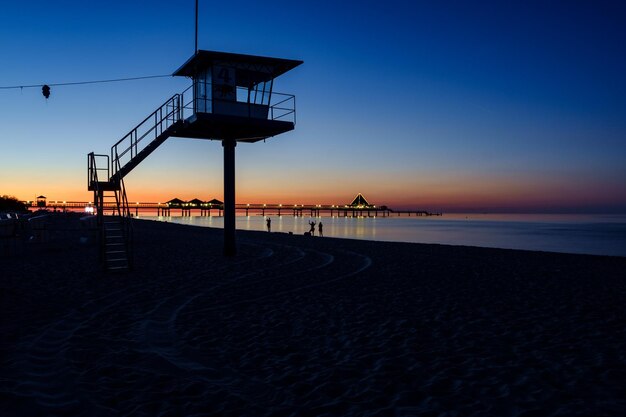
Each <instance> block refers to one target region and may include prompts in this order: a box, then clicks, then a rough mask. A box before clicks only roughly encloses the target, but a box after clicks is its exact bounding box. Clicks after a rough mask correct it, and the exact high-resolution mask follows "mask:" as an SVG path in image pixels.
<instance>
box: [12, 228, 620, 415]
mask: <svg viewBox="0 0 626 417" xmlns="http://www.w3.org/2000/svg"><path fill="white" fill-rule="evenodd" d="M64 224H66V225H67V227H65V228H59V232H58V234H57V235H56V237H55V236H54V235H53V236H50V238H49V239H48V240H47V241H46V242H44V243H32V242H24V243H23V247H21V248H20V250H19V251H17V252H16V253H15V254H11V255H7V256H3V257H0V276H1V279H0V297H1V299H0V302H1V306H2V315H1V318H0V323H1V332H2V343H1V349H0V350H1V351H0V358H1V361H2V362H1V363H2V366H1V371H0V410H1V411H0V415H2V416H6V417H13V416H151V417H152V416H403V417H404V416H520V417H521V416H524V417H530V416H619V415H623V413H624V410H626V353H625V352H626V308H625V306H626V258H623V257H601V256H584V255H567V254H554V253H542V252H525V251H513V250H498V249H482V248H472V247H460V246H443V245H422V244H409V243H382V242H370V241H357V240H347V239H333V238H318V237H306V236H295V235H288V234H282V233H271V234H270V233H265V232H238V235H237V237H238V246H239V254H238V256H237V257H235V258H231V259H226V258H224V257H223V256H222V231H221V230H217V229H209V228H199V227H190V226H181V225H174V224H167V223H158V222H149V221H135V236H136V239H135V269H134V271H132V272H128V273H119V274H107V273H103V272H102V271H101V270H100V266H99V264H98V261H97V249H96V247H95V245H94V244H93V243H91V244H84V243H81V242H80V228H79V227H78V226H77V220H75V219H69V220H67V221H66V222H65V223H64Z"/></svg>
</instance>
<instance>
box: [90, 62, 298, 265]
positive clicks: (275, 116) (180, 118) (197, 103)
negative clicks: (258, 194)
mask: <svg viewBox="0 0 626 417" xmlns="http://www.w3.org/2000/svg"><path fill="white" fill-rule="evenodd" d="M300 64H302V61H298V60H291V59H281V58H270V57H263V56H254V55H243V54H233V53H227V52H215V51H205V50H199V51H197V52H196V53H195V54H194V55H193V56H192V57H191V58H190V59H189V60H187V62H185V63H184V64H183V65H182V66H181V67H180V68H179V69H177V70H176V71H175V72H174V74H173V75H174V76H182V77H189V78H190V79H191V80H192V85H191V86H190V87H189V88H188V89H187V90H185V91H184V92H183V93H181V94H175V95H174V96H173V97H171V98H170V99H169V100H167V101H166V102H165V103H164V104H163V105H162V106H161V107H159V108H158V109H157V110H156V111H155V112H153V113H152V114H151V115H149V116H148V117H147V118H146V119H145V120H144V121H143V122H142V123H140V124H139V125H138V126H137V127H135V128H134V129H133V130H132V131H131V132H130V133H129V134H127V135H126V136H124V137H123V138H122V139H121V140H119V141H118V142H117V143H116V144H114V145H113V146H112V147H111V155H110V158H109V156H108V155H97V154H94V153H93V152H92V153H90V154H89V155H88V189H89V190H92V191H94V201H95V202H96V205H97V208H98V217H99V219H100V220H99V223H100V224H102V235H103V236H104V238H103V240H102V242H103V245H104V246H105V247H106V245H107V242H106V241H107V239H106V236H107V234H109V235H110V233H107V226H106V225H105V222H104V221H103V213H104V208H105V199H106V198H107V197H108V198H113V197H115V202H116V204H115V206H116V208H117V209H116V210H114V212H115V211H116V213H117V214H118V216H117V217H119V218H120V219H121V218H125V217H130V211H129V210H127V209H126V207H125V206H127V202H126V191H125V188H124V182H123V178H124V176H126V175H127V174H128V173H129V172H130V171H131V170H132V169H134V168H135V167H136V166H137V165H138V164H139V163H140V162H141V161H143V160H144V159H145V158H146V157H147V156H148V155H149V154H150V153H152V152H153V151H154V150H155V149H156V148H157V147H158V146H159V145H160V144H162V143H163V142H164V141H165V140H166V139H167V138H168V137H170V136H175V137H185V138H196V139H209V140H220V141H221V142H222V146H223V149H224V254H225V255H228V256H230V255H234V254H235V253H236V242H235V147H236V145H237V142H248V143H253V142H257V141H259V140H262V139H263V140H264V139H267V138H269V137H272V136H276V135H279V134H281V133H285V132H288V131H290V130H293V129H294V127H295V121H296V106H295V96H293V95H290V94H282V93H277V92H276V91H275V90H274V80H275V79H276V77H278V76H280V75H282V74H284V73H286V72H287V71H290V70H292V69H293V68H295V67H297V66H298V65H300ZM104 159H106V166H107V168H103V167H102V166H103V165H104V163H103V162H104V161H103V160H104ZM98 161H100V162H98ZM105 171H106V172H105ZM103 177H106V180H104V181H103ZM107 192H109V193H112V194H110V195H108V196H107V195H106V193H107ZM110 205H111V204H109V206H110ZM107 207H108V206H107ZM109 223H110V222H109ZM116 229H119V228H117V227H116ZM121 229H127V227H126V228H121ZM126 240H129V239H126ZM126 247H127V248H129V245H126ZM129 250H130V249H128V250H127V251H129ZM104 251H105V252H106V249H105V250H104ZM103 258H104V259H105V263H106V262H107V261H106V259H107V256H106V253H105V255H104V256H103ZM128 258H130V257H128ZM121 264H122V265H123V264H124V263H123V262H121ZM127 264H129V262H127Z"/></svg>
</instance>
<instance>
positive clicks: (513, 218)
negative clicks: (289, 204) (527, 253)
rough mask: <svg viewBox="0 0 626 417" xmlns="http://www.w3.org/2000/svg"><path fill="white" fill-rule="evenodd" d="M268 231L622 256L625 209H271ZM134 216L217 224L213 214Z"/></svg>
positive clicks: (246, 221)
mask: <svg viewBox="0 0 626 417" xmlns="http://www.w3.org/2000/svg"><path fill="white" fill-rule="evenodd" d="M267 217H268V216H265V217H264V216H261V215H250V216H237V218H236V228H237V229H240V230H258V231H266V230H267V229H266V219H267ZM269 217H270V218H271V220H272V222H271V227H272V232H281V233H288V232H291V233H293V234H303V233H305V232H307V231H309V228H310V226H309V222H310V221H315V222H316V223H317V225H316V226H315V234H316V235H317V234H318V225H319V223H320V222H321V223H323V225H324V227H323V230H324V236H325V237H340V238H349V239H367V240H379V241H392V242H416V243H437V244H446V245H466V246H481V247H491V248H505V249H525V250H535V251H550V252H566V253H579V254H592V255H612V256H626V215H557V214H542V215H538V214H523V215H520V214H444V215H442V216H428V217H415V216H413V217H407V216H406V215H403V216H402V217H395V216H391V217H380V216H379V217H307V216H304V217H294V216H277V215H270V216H269ZM138 218H143V219H151V220H160V221H167V222H172V223H180V224H188V225H194V226H201V227H215V228H222V227H223V226H224V218H223V217H218V216H211V217H207V216H204V217H202V216H186V217H181V216H171V217H170V216H158V217H157V216H143V215H140V216H139V217H138Z"/></svg>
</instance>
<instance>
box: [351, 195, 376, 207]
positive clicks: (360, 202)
mask: <svg viewBox="0 0 626 417" xmlns="http://www.w3.org/2000/svg"><path fill="white" fill-rule="evenodd" d="M350 207H355V208H369V207H375V206H373V205H371V204H370V203H368V202H367V200H366V199H365V197H363V194H361V193H358V194H357V195H356V197H354V200H352V203H350Z"/></svg>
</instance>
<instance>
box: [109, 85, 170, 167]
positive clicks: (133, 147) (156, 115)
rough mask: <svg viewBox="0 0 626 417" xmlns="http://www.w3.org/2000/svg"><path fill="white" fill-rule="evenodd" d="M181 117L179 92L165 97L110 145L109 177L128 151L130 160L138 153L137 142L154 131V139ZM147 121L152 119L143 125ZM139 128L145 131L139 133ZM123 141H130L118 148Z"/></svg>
mask: <svg viewBox="0 0 626 417" xmlns="http://www.w3.org/2000/svg"><path fill="white" fill-rule="evenodd" d="M181 119H182V114H181V106H180V94H178V93H177V94H174V95H173V96H172V97H170V98H169V99H167V100H166V101H165V102H164V103H163V104H162V105H161V106H159V107H158V108H157V109H156V110H155V111H153V112H152V113H151V114H150V115H149V116H148V117H146V118H145V119H144V120H143V121H141V123H139V124H137V126H135V127H134V128H133V129H132V130H131V131H130V132H128V133H127V134H126V135H125V136H123V137H122V138H121V139H120V140H118V141H117V142H116V143H115V144H114V145H113V146H111V173H110V174H111V176H110V178H113V177H114V176H115V174H116V173H117V172H118V171H119V170H120V169H121V168H122V166H123V165H122V163H121V161H120V159H121V158H123V157H124V156H125V155H126V154H127V153H128V152H130V158H129V161H130V160H132V159H133V158H134V157H135V156H136V155H137V154H138V153H139V149H138V145H139V142H141V141H142V140H143V139H144V138H145V137H146V136H148V135H149V134H150V133H152V132H154V138H155V139H156V138H157V137H158V136H159V135H160V134H162V133H163V131H164V130H165V129H167V128H169V127H170V126H172V125H173V124H174V123H176V122H178V121H179V120H181ZM149 121H154V123H153V124H151V125H148V126H147V127H146V126H144V125H145V124H146V123H148V122H149ZM141 128H146V130H145V132H142V133H141V134H139V130H140V129H141ZM125 141H130V143H129V144H128V145H127V146H126V147H125V148H124V149H123V150H120V145H122V144H123V143H124V142H125ZM129 161H126V162H129Z"/></svg>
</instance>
